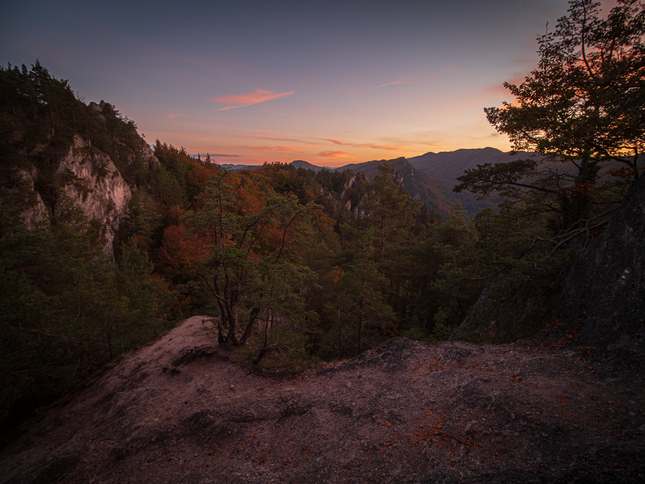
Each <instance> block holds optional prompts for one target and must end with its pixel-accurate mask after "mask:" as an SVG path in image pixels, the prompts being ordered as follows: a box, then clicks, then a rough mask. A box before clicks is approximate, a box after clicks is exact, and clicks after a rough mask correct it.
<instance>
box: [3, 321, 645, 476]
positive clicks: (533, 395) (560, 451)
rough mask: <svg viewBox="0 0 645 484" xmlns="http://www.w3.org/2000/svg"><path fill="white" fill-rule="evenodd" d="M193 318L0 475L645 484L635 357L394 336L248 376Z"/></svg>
mask: <svg viewBox="0 0 645 484" xmlns="http://www.w3.org/2000/svg"><path fill="white" fill-rule="evenodd" d="M208 324H210V323H209V322H208V321H207V319H206V318H201V317H194V318H190V319H189V320H187V321H186V322H185V323H184V324H183V325H182V326H180V327H178V328H176V329H175V330H173V331H172V332H171V333H169V334H168V335H167V336H165V337H164V338H162V339H161V340H160V341H158V342H157V343H155V344H154V345H152V346H149V347H146V348H142V349H141V350H139V351H137V352H135V353H133V354H131V355H129V356H127V357H126V358H124V359H123V360H121V361H120V362H119V363H118V364H116V365H115V366H114V367H113V368H111V369H110V370H109V371H107V372H106V373H105V374H104V375H103V376H102V377H101V378H100V379H98V380H97V381H95V382H94V383H93V384H91V385H89V386H88V387H87V388H85V389H84V390H83V391H82V392H81V393H80V394H79V395H77V396H76V397H75V398H74V399H72V400H71V401H70V402H69V403H68V404H67V405H66V406H64V407H60V408H55V409H52V410H51V411H50V412H49V413H47V414H45V415H43V416H42V417H41V420H40V421H38V422H35V423H33V424H32V425H31V426H30V427H28V428H27V429H26V430H25V431H24V432H23V433H22V435H20V436H19V438H17V439H16V440H15V441H14V442H12V443H11V444H9V445H8V446H7V447H5V448H4V449H3V450H2V451H1V452H0V468H2V469H3V473H2V475H1V476H0V481H1V482H6V483H31V482H61V483H62V482H102V483H140V482H162V483H193V482H194V483H198V482H227V483H264V482H271V481H273V482H287V483H306V482H310V483H320V482H331V483H341V482H343V483H359V482H386V483H387V482H410V483H411V482H444V483H445V482H448V483H451V482H473V481H474V482H499V483H501V482H504V483H507V482H508V483H510V482H513V483H516V482H543V483H547V482H549V483H550V482H563V483H564V482H567V483H568V482H592V483H593V482H643V480H644V479H645V460H644V459H643V456H645V440H644V438H643V431H645V414H644V412H643V407H644V401H645V400H644V399H645V395H644V393H643V385H642V373H641V370H640V368H639V367H629V368H622V367H621V368H619V367H616V366H615V364H614V362H613V360H611V359H610V358H609V359H604V358H603V357H602V356H601V355H596V356H593V357H588V356H585V354H581V353H579V352H577V351H563V350H556V349H554V348H534V347H530V346H528V345H508V346H492V345H483V346H475V345H469V344H465V343H459V342H449V343H442V344H438V345H426V344H421V343H418V342H414V341H410V340H407V339H405V338H395V339H392V340H389V341H388V342H386V343H384V344H383V345H381V346H380V347H379V348H377V349H376V350H374V351H368V352H365V353H363V354H362V355H360V356H359V357H357V358H355V359H353V360H350V361H347V362H345V363H343V364H337V365H332V366H328V367H326V368H323V369H320V370H318V371H308V372H306V373H304V374H302V375H300V376H298V377H293V378H278V377H274V378H271V377H266V376H259V375H254V374H249V373H248V372H246V371H244V370H243V369H241V368H239V367H237V366H235V365H234V364H232V363H231V362H230V360H229V359H228V350H227V349H226V348H220V347H218V346H217V340H216V338H215V337H212V336H211V335H210V334H209V333H208V332H207V331H205V329H204V325H208Z"/></svg>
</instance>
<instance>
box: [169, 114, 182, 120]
mask: <svg viewBox="0 0 645 484" xmlns="http://www.w3.org/2000/svg"><path fill="white" fill-rule="evenodd" d="M180 116H183V114H168V115H166V117H167V118H168V119H175V118H178V117H180Z"/></svg>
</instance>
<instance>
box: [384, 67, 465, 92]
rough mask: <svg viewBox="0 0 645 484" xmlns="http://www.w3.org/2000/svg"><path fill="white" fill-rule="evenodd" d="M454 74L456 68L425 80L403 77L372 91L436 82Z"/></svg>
mask: <svg viewBox="0 0 645 484" xmlns="http://www.w3.org/2000/svg"><path fill="white" fill-rule="evenodd" d="M452 72H455V68H454V67H448V68H446V69H443V70H442V71H441V72H440V73H439V74H436V75H434V76H430V77H424V78H423V79H410V78H409V77H407V76H406V77H401V78H399V79H397V80H396V81H392V82H388V83H386V84H381V85H379V86H374V87H373V88H372V89H380V88H382V87H387V86H396V85H398V84H422V83H424V82H430V81H434V80H435V79H439V78H440V77H442V76H445V75H446V74H450V73H452Z"/></svg>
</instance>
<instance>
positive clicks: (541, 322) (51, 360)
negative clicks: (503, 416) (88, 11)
mask: <svg viewBox="0 0 645 484" xmlns="http://www.w3.org/2000/svg"><path fill="white" fill-rule="evenodd" d="M576 5H578V4H575V5H573V6H572V7H571V8H572V12H573V13H572V17H571V19H572V22H573V23H572V24H571V25H569V24H566V25H565V24H562V25H559V27H558V30H556V32H555V33H554V34H550V35H547V36H545V37H544V38H541V39H540V45H541V49H542V50H541V55H542V56H543V59H542V63H541V64H540V67H539V68H538V69H537V70H536V71H534V72H533V73H531V74H530V76H528V77H527V80H526V82H525V83H523V84H521V85H520V86H515V85H510V84H508V85H507V87H508V88H509V89H510V91H511V93H512V94H513V95H514V96H516V97H517V98H518V99H519V100H520V102H519V103H518V104H512V105H511V104H507V105H505V106H504V107H503V108H490V109H488V110H487V115H488V119H489V121H490V122H491V123H492V124H493V125H494V126H495V127H496V128H497V129H498V130H499V131H500V132H503V133H506V134H508V135H509V136H510V137H511V139H512V141H513V142H514V143H515V148H516V149H517V150H518V151H519V150H528V151H531V152H535V153H538V154H539V155H541V156H543V157H546V158H547V159H548V160H549V163H548V164H544V163H542V161H541V159H536V158H533V157H527V158H518V159H514V160H512V161H508V162H503V163H497V164H492V163H484V164H480V165H478V166H476V167H473V168H470V169H467V170H466V172H465V173H464V174H463V175H461V176H459V177H458V180H459V182H460V184H459V185H458V186H457V187H456V188H455V190H457V191H458V192H459V191H464V190H468V191H469V192H471V193H473V194H475V195H477V196H479V197H481V198H485V197H487V196H489V195H491V194H494V195H495V196H499V197H503V202H502V203H501V204H500V205H499V207H498V210H496V211H494V210H492V209H491V208H486V209H484V210H482V211H481V212H479V213H477V214H476V215H474V216H472V217H468V218H467V217H466V214H465V211H464V210H462V208H461V206H460V205H458V204H457V205H455V206H452V207H449V206H448V205H447V203H448V201H449V200H447V199H446V198H445V197H443V198H442V197H441V196H439V195H437V193H434V192H431V191H426V192H423V193H422V194H421V193H419V192H417V193H416V195H418V196H415V197H411V196H410V193H412V192H413V191H414V190H419V189H424V190H425V189H426V188H427V186H426V185H423V183H421V182H420V184H419V185H418V186H416V185H410V184H409V182H408V185H407V186H406V184H405V183H403V178H404V176H403V175H404V173H403V170H412V166H411V165H410V164H409V163H408V162H407V161H406V160H393V161H392V162H391V163H392V164H388V162H375V163H373V164H374V166H373V167H372V170H373V171H372V172H371V174H370V175H369V176H367V175H365V174H362V173H358V174H356V173H353V172H352V171H350V170H345V171H330V170H327V169H321V170H318V171H313V170H309V169H306V168H304V167H300V168H296V167H295V166H292V165H286V164H280V163H266V164H264V165H263V166H262V167H260V168H258V169H256V170H241V171H231V170H229V169H226V168H225V167H222V166H219V165H217V164H215V163H211V160H210V159H209V157H206V158H205V159H194V158H193V157H191V156H189V155H188V154H187V153H186V151H185V150H184V149H181V148H175V147H173V146H171V145H170V146H169V145H167V144H165V143H163V142H162V141H159V140H157V142H156V144H155V146H154V152H152V151H151V149H150V146H149V145H148V144H147V143H146V142H145V141H144V140H143V139H142V138H141V137H140V136H139V135H138V133H137V130H136V125H135V124H134V122H133V121H131V120H128V119H127V118H125V117H123V116H122V115H121V114H120V113H119V112H118V111H117V110H116V109H115V108H114V106H111V105H110V104H108V103H106V102H103V101H101V102H100V103H99V104H96V103H90V104H89V105H86V104H85V103H84V102H83V101H82V100H79V99H77V98H76V96H75V95H74V93H73V91H72V89H71V87H70V86H69V84H68V83H67V81H63V80H57V79H54V78H52V77H51V76H50V74H49V73H48V71H47V70H46V69H45V68H44V67H42V66H41V65H40V64H39V63H38V62H36V63H35V65H34V66H32V68H31V69H28V68H26V67H25V66H22V67H21V68H18V67H12V66H8V67H7V68H2V70H0V131H1V133H2V136H1V137H0V154H1V158H2V165H1V167H0V170H1V172H0V271H1V275H0V276H1V277H0V318H1V319H2V321H1V323H2V324H1V326H0V342H1V346H0V348H1V352H0V395H1V400H0V419H2V422H3V427H6V426H9V425H11V424H12V423H15V422H16V421H18V420H20V419H21V418H23V417H24V416H25V415H27V414H28V413H29V412H30V411H31V410H33V409H34V408H37V407H38V406H40V405H43V404H46V403H48V402H51V401H52V400H53V399H55V398H58V397H59V396H61V395H64V394H65V393H67V392H69V391H71V390H72V389H74V388H76V387H77V386H78V385H79V384H80V383H81V382H83V381H85V380H86V379H87V378H88V377H90V376H91V375H93V374H94V373H96V372H97V371H98V370H99V369H100V368H102V367H103V366H104V365H105V364H106V363H109V362H110V361H112V360H114V359H116V358H118V357H119V355H121V354H123V353H125V352H127V351H129V350H131V349H133V348H136V347H138V346H140V345H144V344H147V343H149V342H151V341H153V340H154V339H155V338H157V337H159V336H160V335H161V334H163V333H164V332H166V331H167V330H168V329H170V328H172V327H173V326H174V325H175V324H176V322H177V321H180V320H182V319H183V318H185V317H187V316H191V315H196V314H199V315H207V316H210V317H212V318H214V321H215V330H214V332H215V334H214V336H215V337H217V338H218V341H219V343H220V344H227V345H230V346H231V347H234V348H236V349H237V350H236V352H235V355H236V358H237V359H238V361H239V362H242V363H244V364H248V365H260V366H263V367H279V368H288V369H292V370H297V369H301V368H303V367H305V366H307V365H311V364H313V363H315V362H317V361H320V360H332V359H338V358H346V357H349V356H354V355H358V354H360V353H361V352H362V351H364V350H366V349H368V348H373V347H374V346H375V345H378V344H380V343H381V342H383V341H384V340H386V339H388V338H390V337H392V336H397V335H400V336H407V337H410V338H415V339H420V340H425V341H437V340H442V339H446V338H448V337H449V336H450V335H451V334H453V332H454V331H455V329H456V328H457V327H460V329H459V332H458V333H459V335H461V337H463V338H467V339H478V340H489V341H509V340H514V339H517V338H519V337H522V336H525V335H530V334H533V333H535V332H536V331H539V330H541V329H543V328H544V327H545V325H546V324H547V323H548V322H549V314H550V310H551V305H552V302H553V300H554V298H555V296H556V295H557V293H558V288H559V284H560V281H561V280H562V279H563V278H564V276H565V275H566V273H567V271H568V270H569V268H570V266H571V264H572V262H573V260H574V258H575V253H576V251H577V250H578V249H580V248H584V247H586V246H587V245H588V244H589V243H590V242H591V241H592V240H593V239H594V238H595V237H596V236H597V235H599V234H600V233H601V232H602V230H603V229H604V227H605V225H606V224H607V222H608V220H609V217H610V216H611V213H612V212H613V211H614V210H615V208H616V207H617V206H618V204H619V203H620V201H621V199H622V198H623V197H624V195H625V193H626V191H627V189H628V188H629V185H630V183H632V181H633V180H634V179H636V178H637V177H638V176H639V170H641V171H642V166H641V165H642V163H640V164H639V153H640V152H641V151H642V138H643V135H642V130H643V124H644V123H643V122H642V116H643V111H642V104H643V102H642V95H643V94H642V91H643V89H642V87H643V86H642V82H643V78H642V75H641V76H640V77H639V75H638V72H640V73H641V74H642V50H638V49H641V47H639V46H640V45H641V44H639V43H638V42H636V41H634V36H635V35H636V36H637V37H638V35H640V36H641V37H638V38H642V30H643V29H642V18H641V17H642V15H641V17H639V18H641V20H640V22H641V23H640V24H638V22H637V21H636V20H634V21H633V24H634V25H636V27H638V25H640V27H639V28H640V29H641V30H638V29H636V27H634V28H633V29H632V30H626V31H622V30H620V29H619V28H618V27H617V26H616V25H619V24H620V22H618V21H616V22H618V23H616V22H614V23H616V25H614V23H611V22H608V23H602V22H601V21H600V20H597V22H599V23H597V25H596V24H594V25H596V29H597V30H598V32H600V33H599V34H598V35H599V37H598V38H597V39H595V40H594V42H595V44H594V49H595V50H593V53H592V54H589V57H588V58H587V65H586V67H584V66H583V65H582V64H580V62H577V61H575V59H574V60H573V61H571V62H570V63H569V61H567V62H564V63H562V62H563V61H562V58H563V57H562V56H560V57H559V56H558V55H553V52H556V53H557V52H559V53H563V52H564V53H567V55H570V56H573V55H574V54H576V53H579V52H580V51H579V50H576V49H578V46H577V44H575V43H574V44H572V43H571V41H570V40H568V39H569V31H570V30H571V29H575V28H583V27H584V22H583V27H581V26H580V25H579V24H576V23H575V22H582V20H580V18H578V17H576V16H575V15H574V14H575V13H576V10H575V9H576V8H578V9H580V8H587V7H588V5H587V4H586V3H585V2H582V3H581V4H580V5H582V6H580V5H578V6H577V7H576ZM590 12H591V13H593V9H592V10H591V11H590ZM621 12H622V13H621ZM578 13H579V12H578ZM632 14H633V12H632V13H631V14H630V11H629V10H626V11H617V13H616V15H622V17H620V18H627V19H629V20H630V21H631V20H632V19H631V17H630V15H632ZM625 16H626V17H625ZM614 20H616V19H614ZM619 20H620V19H619ZM585 21H586V20H585ZM630 25H631V24H630ZM567 29H569V30H567ZM634 32H636V33H634ZM638 32H641V33H640V34H639V33H638ZM601 34H602V35H601ZM608 38H611V39H612V42H611V43H609V44H606V43H603V42H604V40H603V39H608ZM609 54H612V55H615V56H617V57H616V58H619V59H620V62H619V63H618V64H617V66H613V67H612V68H608V67H607V64H606V63H605V61H604V60H603V59H605V58H606V57H603V55H609ZM639 62H641V64H638V63H639ZM639 66H640V67H639ZM583 67H584V68H583ZM610 67H611V66H610ZM635 72H636V74H634V73H635ZM585 76H586V77H585ZM590 76H591V77H590ZM594 76H596V77H597V76H605V77H606V78H607V79H611V82H609V83H608V84H607V85H604V84H603V85H602V86H600V85H599V84H597V83H594V81H593V79H592V78H594V79H595V77H594ZM563 86H564V87H566V89H564V91H561V89H563ZM570 86H571V87H570ZM599 86H600V87H599ZM603 86H604V87H603ZM569 87H570V90H567V89H569ZM545 92H550V93H551V94H549V95H546V94H544V93H545ZM558 96H560V97H558ZM639 96H640V97H639ZM589 103H592V104H593V103H595V105H596V106H597V108H595V111H594V110H592V111H589V109H588V106H589V105H590V104H589ZM616 103H618V105H619V106H622V108H620V109H622V111H620V116H618V113H619V111H617V110H616V109H617V108H616V107H615V106H616ZM634 106H636V107H638V109H634ZM558 109H560V111H559V112H554V110H555V111H557V110H558ZM580 130H583V131H580ZM581 140H582V141H581ZM421 161H423V160H416V162H419V163H420V162H421ZM560 162H565V165H562V164H560ZM607 163H618V166H621V167H622V168H621V169H616V170H614V171H612V172H608V173H607V174H606V175H605V176H604V177H603V178H602V179H600V178H599V172H600V170H601V167H602V166H603V165H606V164H607ZM558 166H568V167H569V168H572V170H567V169H558V168H554V167H558ZM446 169H447V168H446ZM414 173H415V172H414V171H410V173H409V174H408V180H411V179H413V178H414V176H416V175H414ZM424 176H425V175H424ZM419 178H420V176H419ZM415 198H416V199H415ZM421 200H424V201H425V202H426V205H428V206H430V207H431V209H428V207H427V206H426V205H424V203H422V201H421ZM433 203H434V205H433ZM441 211H445V212H446V213H449V216H447V217H446V219H445V220H442V217H441V216H439V215H438V213H437V212H441ZM484 290H485V293H484V294H482V293H483V291H484ZM478 299H479V300H480V304H478V305H477V307H476V308H475V310H474V311H473V310H472V308H473V306H474V305H475V303H476V302H477V301H478ZM491 322H495V324H491ZM462 323H463V324H462ZM455 334H456V333H455Z"/></svg>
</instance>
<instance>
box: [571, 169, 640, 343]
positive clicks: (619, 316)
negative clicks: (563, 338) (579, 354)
mask: <svg viewBox="0 0 645 484" xmlns="http://www.w3.org/2000/svg"><path fill="white" fill-rule="evenodd" d="M561 297H562V302H561V306H562V307H561V309H560V312H559V314H558V316H559V318H560V320H561V321H562V322H563V323H564V324H563V327H564V329H565V330H569V331H575V338H576V339H577V343H578V344H582V345H588V346H598V347H609V349H614V350H616V351H622V352H625V351H628V352H632V353H633V352H638V353H640V351H642V350H643V348H642V346H643V343H642V341H643V339H642V338H641V336H645V334H644V333H645V177H644V178H641V179H640V180H638V181H637V182H636V183H635V184H634V185H633V186H632V188H631V190H630V192H629V194H628V195H627V197H626V198H625V200H624V201H623V203H622V204H621V206H620V207H619V208H618V210H617V211H616V212H615V213H614V215H613V216H612V218H611V220H610V221H609V224H608V225H607V228H606V229H605V231H604V233H603V234H602V235H601V236H600V237H598V238H597V239H596V240H595V241H594V242H593V243H592V244H591V245H590V246H589V247H588V248H587V250H586V251H585V253H584V254H582V255H580V256H579V257H578V259H577V260H576V263H575V265H574V266H573V268H572V269H571V272H570V273H569V275H568V276H567V278H566V279H565V281H564V283H563V286H562V292H561Z"/></svg>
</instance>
